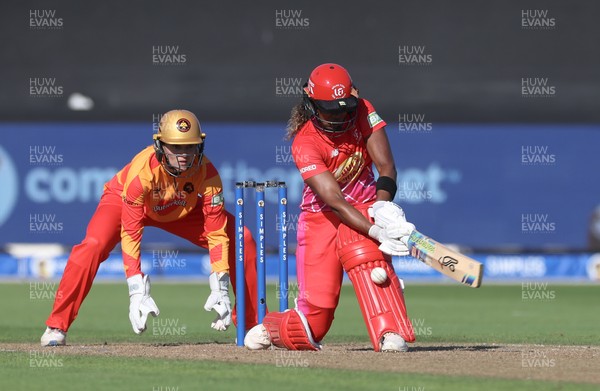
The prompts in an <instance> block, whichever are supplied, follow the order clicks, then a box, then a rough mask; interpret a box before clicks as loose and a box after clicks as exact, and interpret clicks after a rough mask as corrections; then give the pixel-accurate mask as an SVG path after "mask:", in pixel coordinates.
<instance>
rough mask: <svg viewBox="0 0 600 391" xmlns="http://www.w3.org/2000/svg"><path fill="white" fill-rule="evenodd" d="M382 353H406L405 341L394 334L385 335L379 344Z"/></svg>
mask: <svg viewBox="0 0 600 391" xmlns="http://www.w3.org/2000/svg"><path fill="white" fill-rule="evenodd" d="M381 351H382V352H407V351H408V345H407V344H406V341H405V340H404V339H403V338H402V337H401V336H399V335H398V334H396V333H386V334H385V335H384V336H383V342H382V343H381Z"/></svg>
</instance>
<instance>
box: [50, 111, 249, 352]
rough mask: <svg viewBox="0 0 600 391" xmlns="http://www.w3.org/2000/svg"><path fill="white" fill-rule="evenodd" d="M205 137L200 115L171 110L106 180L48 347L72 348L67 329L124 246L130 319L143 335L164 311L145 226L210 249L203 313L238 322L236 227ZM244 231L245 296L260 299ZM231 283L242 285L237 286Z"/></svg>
mask: <svg viewBox="0 0 600 391" xmlns="http://www.w3.org/2000/svg"><path fill="white" fill-rule="evenodd" d="M205 137H206V135H205V134H204V133H202V131H201V128H200V124H199V122H198V119H197V118H196V116H195V115H194V114H193V113H191V112H189V111H186V110H172V111H169V112H168V113H166V114H164V115H163V116H162V118H161V120H160V124H159V129H158V132H157V133H156V134H155V135H154V144H153V145H151V146H149V147H147V148H146V149H144V150H143V151H141V152H140V153H139V154H137V155H136V156H135V157H134V158H133V160H132V161H131V162H130V163H129V164H127V165H126V166H125V167H124V168H123V169H122V170H121V171H119V172H118V173H117V174H116V175H115V176H114V177H113V178H112V179H111V180H110V181H109V182H108V183H106V185H105V186H104V193H103V194H102V198H101V199H100V203H99V205H98V208H97V209H96V212H95V213H94V215H93V216H92V219H91V221H90V222H89V225H88V227H87V232H86V236H85V239H83V241H82V242H81V243H80V244H78V245H76V246H74V247H73V250H72V251H71V254H70V256H69V259H68V261H67V265H66V267H65V270H64V274H63V277H62V279H61V281H60V284H59V286H58V291H57V294H56V299H55V301H54V307H53V309H52V313H51V314H50V317H49V318H48V320H47V321H46V325H47V328H46V332H45V333H44V335H42V338H41V344H42V346H49V345H51V346H56V345H65V343H66V337H67V331H68V330H69V327H70V326H71V324H72V323H73V321H74V320H75V318H76V317H77V313H78V312H79V308H80V307H81V304H82V302H83V300H84V299H85V297H86V296H87V294H88V292H89V291H90V288H91V286H92V282H93V281H94V277H95V276H96V272H97V271H98V267H99V266H100V263H102V262H103V261H105V260H106V259H107V258H108V255H109V253H110V251H112V249H113V248H114V247H115V246H116V245H117V243H119V242H120V243H121V248H122V252H123V263H124V267H125V275H126V277H127V285H128V287H129V301H130V305H129V320H130V321H131V326H132V327H133V331H134V332H135V333H136V334H140V333H142V332H143V331H144V330H145V329H146V319H147V317H148V315H149V314H151V315H153V316H157V315H158V314H159V309H158V306H157V305H156V303H155V302H154V300H153V298H152V297H151V296H150V279H149V276H148V275H144V274H143V273H142V270H141V268H140V243H141V240H142V234H143V232H144V227H146V226H153V227H158V228H161V229H163V230H165V231H167V232H170V233H172V234H174V235H177V236H179V237H182V238H184V239H187V240H189V241H190V242H192V243H194V244H195V245H197V246H200V247H203V248H206V249H208V251H209V255H210V265H211V269H212V273H211V274H210V277H209V284H210V289H211V293H210V296H209V297H208V300H207V301H206V304H205V305H204V308H205V309H206V310H207V311H211V310H215V311H216V312H217V317H216V319H215V320H214V322H212V325H211V327H212V328H214V329H215V330H219V331H224V330H226V329H227V327H228V326H229V325H230V323H231V320H232V312H231V303H230V300H229V296H228V291H229V279H230V273H229V271H230V270H232V271H233V270H234V268H235V246H230V245H229V238H233V237H234V236H235V232H234V230H235V222H234V217H233V215H231V214H230V213H228V212H227V211H226V210H225V206H224V200H223V189H222V184H221V178H220V177H219V173H218V172H217V170H216V169H215V167H214V166H213V164H212V163H211V162H210V160H208V158H207V157H206V156H204V145H205ZM244 234H245V237H244V240H245V245H246V277H247V279H246V295H247V297H255V296H256V294H257V293H256V243H255V242H254V239H253V238H252V236H251V233H250V231H249V230H248V229H245V231H244ZM234 278H235V273H232V274H231V279H232V280H234ZM232 283H233V286H234V287H235V281H232ZM246 305H247V308H246V320H245V321H246V327H253V326H255V325H256V324H257V304H256V303H255V302H254V301H253V300H248V301H247V304H246ZM233 316H234V317H235V314H233ZM234 321H235V318H234Z"/></svg>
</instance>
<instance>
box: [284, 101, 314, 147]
mask: <svg viewBox="0 0 600 391" xmlns="http://www.w3.org/2000/svg"><path fill="white" fill-rule="evenodd" d="M311 116H312V114H311V113H310V112H309V111H308V110H307V109H306V106H305V105H304V103H303V102H300V103H298V104H297V105H296V106H294V107H292V112H291V114H290V119H289V120H288V123H287V133H286V137H285V138H286V139H287V140H291V139H293V138H294V136H295V135H296V133H298V131H299V130H300V128H302V126H303V125H304V124H305V123H306V122H307V121H308V120H310V117H311Z"/></svg>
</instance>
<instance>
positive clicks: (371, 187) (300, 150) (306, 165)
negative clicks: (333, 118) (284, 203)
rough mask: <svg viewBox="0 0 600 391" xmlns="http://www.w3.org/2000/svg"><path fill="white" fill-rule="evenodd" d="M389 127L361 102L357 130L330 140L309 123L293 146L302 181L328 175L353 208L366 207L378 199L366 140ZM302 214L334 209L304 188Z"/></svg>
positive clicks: (368, 104)
mask: <svg viewBox="0 0 600 391" xmlns="http://www.w3.org/2000/svg"><path fill="white" fill-rule="evenodd" d="M385 125H386V123H385V122H384V121H383V120H382V119H381V117H379V115H378V114H377V112H376V111H375V109H374V108H373V106H372V105H371V103H370V102H369V101H367V100H366V99H359V102H358V108H357V120H356V127H355V128H354V129H352V130H348V131H346V132H344V133H342V134H341V135H334V136H328V135H327V134H325V133H324V132H322V131H320V130H318V129H316V128H315V126H314V125H313V123H312V121H307V122H306V123H305V124H304V125H303V126H302V128H301V129H300V131H298V133H297V134H296V136H295V138H294V141H293V142H292V156H293V158H294V162H295V163H296V167H298V170H300V174H301V175H302V179H304V180H306V179H308V178H310V177H313V176H315V175H317V174H321V173H323V172H326V171H329V172H331V173H332V174H333V176H334V177H335V179H336V181H337V182H338V183H339V185H340V189H341V190H342V194H344V198H345V199H346V201H347V202H348V203H350V204H351V205H358V204H364V203H367V202H369V201H372V200H374V199H375V197H376V190H375V177H374V174H373V167H372V163H373V161H372V159H371V157H370V156H369V154H368V152H367V146H366V139H367V138H368V137H369V136H370V135H371V134H372V133H373V132H375V131H377V130H379V129H381V128H383V127H384V126H385ZM300 209H301V210H302V211H308V212H322V211H330V210H331V209H330V208H329V207H328V206H327V205H326V204H325V203H324V202H323V201H322V200H321V199H320V198H319V197H318V196H317V195H316V194H315V193H314V192H313V191H312V190H311V188H310V187H309V186H307V185H306V184H305V185H304V190H303V192H302V202H301V204H300Z"/></svg>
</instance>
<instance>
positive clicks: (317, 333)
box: [302, 303, 335, 341]
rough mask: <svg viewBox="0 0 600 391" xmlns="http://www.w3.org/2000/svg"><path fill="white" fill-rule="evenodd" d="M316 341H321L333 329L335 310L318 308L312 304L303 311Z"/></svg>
mask: <svg viewBox="0 0 600 391" xmlns="http://www.w3.org/2000/svg"><path fill="white" fill-rule="evenodd" d="M302 313H303V314H304V316H305V317H306V320H307V321H308V326H309V328H310V330H311V332H312V335H313V338H314V339H315V341H321V340H322V339H323V338H325V335H326V334H327V332H328V331H329V329H330V328H331V324H332V323H333V318H334V313H335V308H321V307H316V306H314V305H312V304H310V303H308V305H307V306H305V308H304V310H303V311H302Z"/></svg>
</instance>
